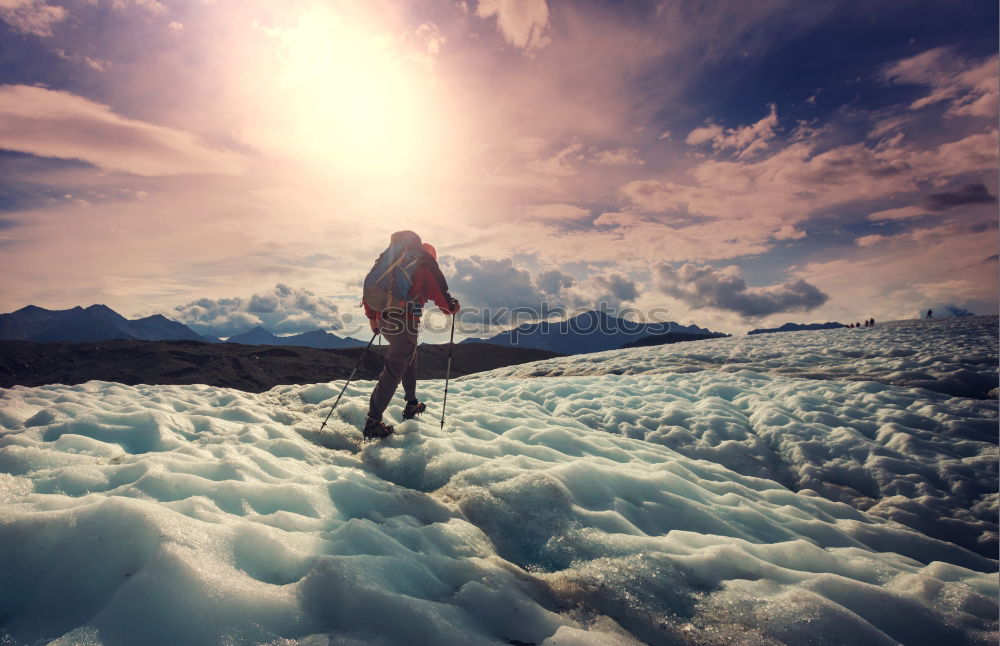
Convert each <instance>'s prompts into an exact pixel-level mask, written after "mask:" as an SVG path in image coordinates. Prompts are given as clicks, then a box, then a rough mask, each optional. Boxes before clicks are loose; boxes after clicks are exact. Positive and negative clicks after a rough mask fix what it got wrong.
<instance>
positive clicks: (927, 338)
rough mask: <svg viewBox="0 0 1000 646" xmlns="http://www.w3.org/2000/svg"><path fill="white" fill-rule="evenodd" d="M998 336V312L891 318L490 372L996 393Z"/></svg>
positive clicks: (967, 394)
mask: <svg viewBox="0 0 1000 646" xmlns="http://www.w3.org/2000/svg"><path fill="white" fill-rule="evenodd" d="M997 339H998V329H997V317H996V316H970V317H961V318H950V319H940V320H939V319H931V320H908V321H891V322H889V323H879V324H878V325H877V326H876V327H874V328H841V329H837V330H815V331H800V332H780V333H777V332H776V333H773V334H759V335H753V336H752V337H728V338H725V339H710V340H706V341H692V342H685V343H677V344H672V345H663V346H656V347H655V348H634V349H629V350H625V351H620V350H612V351H608V352H601V353H595V354H588V355H578V356H574V357H568V358H558V359H550V360H548V361H539V362H536V363H530V364H521V365H518V366H510V367H507V368H500V369H498V370H494V371H491V372H490V373H489V375H494V376H511V377H543V376H547V377H553V376H568V375H594V374H625V375H634V374H640V373H653V374H663V373H691V372H700V371H703V370H717V371H722V372H737V371H739V370H753V371H755V372H761V373H766V374H772V375H783V376H788V377H799V378H805V379H847V380H866V381H879V382H882V383H886V384H892V385H895V386H911V387H916V388H927V389H929V390H936V391H938V392H942V393H945V394H949V395H957V396H962V397H989V398H992V399H996V398H997V390H996V389H997V383H998V382H997ZM476 376H477V377H481V376H483V375H476Z"/></svg>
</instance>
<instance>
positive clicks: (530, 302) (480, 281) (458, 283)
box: [448, 256, 545, 309]
mask: <svg viewBox="0 0 1000 646" xmlns="http://www.w3.org/2000/svg"><path fill="white" fill-rule="evenodd" d="M452 265H453V267H452V269H453V273H452V274H451V277H450V278H449V279H448V286H449V288H450V290H451V292H452V294H454V295H455V296H456V298H458V299H459V300H460V301H461V302H462V303H463V305H472V306H475V307H479V308H493V309H499V308H507V309H517V308H538V307H539V305H540V303H541V302H542V301H543V300H545V294H544V293H543V291H542V290H541V289H540V288H539V287H538V286H537V285H536V284H535V282H534V280H532V276H531V272H530V271H528V270H527V269H522V268H519V267H516V266H515V265H514V261H513V260H511V259H510V258H500V259H494V258H481V257H480V256H472V257H471V258H460V259H458V260H455V261H454V262H453V263H452Z"/></svg>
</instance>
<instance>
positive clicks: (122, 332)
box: [0, 305, 219, 343]
mask: <svg viewBox="0 0 1000 646" xmlns="http://www.w3.org/2000/svg"><path fill="white" fill-rule="evenodd" d="M0 339H2V340H5V341H36V342H39V343H54V342H62V343H82V342H93V341H110V340H112V339H135V340H140V341H162V340H171V341H202V342H206V343H218V342H219V339H216V338H215V337H208V336H203V335H201V334H198V333H197V332H195V331H194V330H192V329H191V328H189V327H188V326H186V325H184V324H182V323H178V322H177V321H171V320H170V319H168V318H167V317H165V316H163V315H161V314H154V315H153V316H147V317H146V318H141V319H134V320H129V319H127V318H125V317H124V316H122V315H121V314H119V313H118V312H116V311H114V310H113V309H111V308H110V307H108V306H107V305H91V306H90V307H86V308H84V307H79V306H77V307H74V308H72V309H68V310H47V309H45V308H43V307H36V306H34V305H28V306H27V307H22V308H21V309H19V310H17V311H16V312H11V313H9V314H0Z"/></svg>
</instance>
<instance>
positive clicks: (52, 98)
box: [0, 85, 241, 176]
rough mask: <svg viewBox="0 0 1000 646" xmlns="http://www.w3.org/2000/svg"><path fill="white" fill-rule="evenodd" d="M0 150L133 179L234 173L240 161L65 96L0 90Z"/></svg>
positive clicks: (181, 136) (173, 132)
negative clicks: (72, 162) (70, 162)
mask: <svg viewBox="0 0 1000 646" xmlns="http://www.w3.org/2000/svg"><path fill="white" fill-rule="evenodd" d="M0 148H3V149H6V150H14V151H17V152H23V153H29V154H32V155H36V156H39V157H56V158H59V159H78V160H82V161H85V162H88V163H90V164H93V165H95V166H98V167H100V168H102V169H104V170H109V171H119V172H125V173H131V174H134V175H144V176H155V175H179V174H188V173H192V174H214V173H222V174H225V173H235V172H238V171H239V170H240V167H241V164H240V162H239V158H238V157H237V156H236V155H234V154H231V153H228V152H223V151H220V150H216V149H213V148H210V147H208V146H206V145H205V144H203V143H201V142H200V141H199V140H198V139H197V138H196V137H194V136H193V135H191V134H190V133H187V132H183V131H180V130H173V129H171V128H164V127H161V126H155V125H152V124H149V123H144V122H141V121H135V120H132V119H127V118H125V117H122V116H120V115H118V114H115V113H114V112H112V111H111V109H110V108H109V107H108V106H105V105H101V104H99V103H94V102H93V101H89V100H88V99H85V98H83V97H80V96H76V95H73V94H70V93H68V92H59V91H54V90H47V89H44V88H40V87H31V86H28V85H4V86H0Z"/></svg>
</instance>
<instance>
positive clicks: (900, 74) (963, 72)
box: [883, 47, 1000, 119]
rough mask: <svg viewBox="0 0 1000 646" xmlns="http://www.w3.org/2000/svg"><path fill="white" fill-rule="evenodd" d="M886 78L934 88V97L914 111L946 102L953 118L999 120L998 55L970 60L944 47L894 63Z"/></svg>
mask: <svg viewBox="0 0 1000 646" xmlns="http://www.w3.org/2000/svg"><path fill="white" fill-rule="evenodd" d="M883 77H884V78H885V80H887V81H889V82H893V83H907V84H913V85H924V86H927V87H929V88H930V90H931V91H930V94H928V95H926V96H924V97H921V98H919V99H917V100H916V101H914V102H913V103H912V104H911V105H910V109H911V110H919V109H921V108H924V107H927V106H930V105H934V104H937V103H942V102H943V103H946V104H947V105H948V110H947V112H946V114H948V115H950V116H970V117H988V118H992V119H996V115H997V105H998V101H997V97H998V95H1000V89H998V87H1000V80H998V57H997V56H991V57H989V58H986V59H982V60H966V59H963V58H961V57H960V56H958V55H957V54H955V52H953V51H952V50H951V49H949V48H945V47H940V48H936V49H931V50H928V51H926V52H923V53H921V54H918V55H916V56H913V57H910V58H907V59H904V60H902V61H898V62H896V63H893V64H892V65H890V66H888V67H887V68H886V69H885V70H884V72H883Z"/></svg>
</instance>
